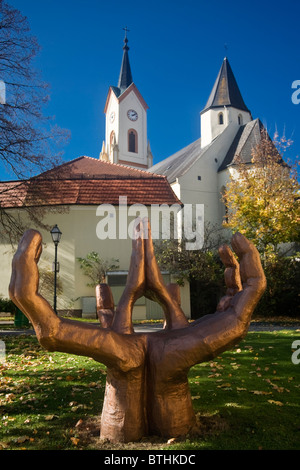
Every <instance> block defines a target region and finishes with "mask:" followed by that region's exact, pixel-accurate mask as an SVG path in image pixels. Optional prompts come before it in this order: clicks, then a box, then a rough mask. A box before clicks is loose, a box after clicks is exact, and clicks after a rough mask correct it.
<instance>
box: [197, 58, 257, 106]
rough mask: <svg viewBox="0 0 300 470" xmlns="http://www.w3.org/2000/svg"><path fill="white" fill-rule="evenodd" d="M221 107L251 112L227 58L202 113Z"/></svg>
mask: <svg viewBox="0 0 300 470" xmlns="http://www.w3.org/2000/svg"><path fill="white" fill-rule="evenodd" d="M221 106H232V107H233V108H236V109H240V110H241V111H247V112H249V109H248V108H247V106H246V105H245V103H244V100H243V97H242V95H241V92H240V90H239V87H238V84H237V81H236V79H235V76H234V74H233V72H232V69H231V67H230V64H229V61H228V59H227V57H225V58H224V60H223V63H222V66H221V68H220V71H219V74H218V76H217V79H216V81H215V84H214V86H213V89H212V91H211V94H210V96H209V98H208V101H207V103H206V106H205V108H204V109H203V111H202V113H203V112H204V111H207V110H208V109H211V108H219V107H221Z"/></svg>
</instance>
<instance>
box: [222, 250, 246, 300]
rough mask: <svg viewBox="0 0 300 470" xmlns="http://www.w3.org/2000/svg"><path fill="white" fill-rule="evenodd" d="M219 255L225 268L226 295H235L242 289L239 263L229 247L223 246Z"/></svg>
mask: <svg viewBox="0 0 300 470" xmlns="http://www.w3.org/2000/svg"><path fill="white" fill-rule="evenodd" d="M219 255H220V258H221V260H222V262H223V264H224V266H225V272H224V277H225V283H226V287H227V291H226V294H227V295H234V294H236V293H237V292H239V291H240V290H241V289H242V283H241V277H240V268H239V263H238V261H237V259H236V258H235V256H234V254H233V253H232V251H231V249H230V248H229V246H227V245H222V246H221V247H220V248H219Z"/></svg>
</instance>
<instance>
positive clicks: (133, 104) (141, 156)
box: [118, 91, 148, 165]
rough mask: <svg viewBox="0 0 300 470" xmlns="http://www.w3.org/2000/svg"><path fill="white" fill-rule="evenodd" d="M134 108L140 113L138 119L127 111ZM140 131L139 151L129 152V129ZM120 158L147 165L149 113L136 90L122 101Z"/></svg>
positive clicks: (120, 112) (120, 113)
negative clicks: (130, 115) (128, 114)
mask: <svg viewBox="0 0 300 470" xmlns="http://www.w3.org/2000/svg"><path fill="white" fill-rule="evenodd" d="M129 109H134V110H135V111H136V112H137V113H138V119H137V121H131V120H130V119H129V118H128V116H127V111H128V110H129ZM129 129H135V130H136V131H137V133H138V152H137V153H133V152H128V130H129ZM118 143H119V152H120V153H119V159H120V160H125V161H129V162H132V163H133V164H134V163H138V164H142V165H147V163H148V162H147V113H146V111H145V109H144V107H143V106H142V105H141V103H140V101H139V99H138V98H137V96H136V94H135V93H134V91H131V92H130V93H129V94H128V95H127V96H126V97H125V98H124V99H123V100H122V101H121V102H120V110H119V141H118Z"/></svg>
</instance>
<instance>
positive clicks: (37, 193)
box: [0, 157, 181, 208]
mask: <svg viewBox="0 0 300 470" xmlns="http://www.w3.org/2000/svg"><path fill="white" fill-rule="evenodd" d="M120 196H127V204H128V205H132V204H144V205H151V204H169V205H172V204H181V202H180V201H179V199H178V198H177V197H176V195H175V193H174V192H173V190H172V188H171V187H170V185H169V183H168V181H167V178H166V177H165V176H161V175H151V174H149V173H148V172H146V171H142V170H138V169H134V168H131V167H127V166H124V165H117V164H114V163H108V162H103V161H100V160H96V159H94V158H90V157H80V158H77V159H75V160H72V161H70V162H67V163H65V164H63V165H61V166H59V167H57V168H55V169H53V170H49V171H47V172H45V173H42V174H40V175H38V176H37V177H35V178H32V179H30V180H28V181H8V182H0V205H1V207H4V208H16V207H18V208H21V207H24V206H31V207H34V206H59V205H99V204H113V205H118V204H119V197H120Z"/></svg>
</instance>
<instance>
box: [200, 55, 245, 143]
mask: <svg viewBox="0 0 300 470" xmlns="http://www.w3.org/2000/svg"><path fill="white" fill-rule="evenodd" d="M251 120H252V117H251V113H250V111H249V109H248V108H247V106H246V105H245V103H244V100H243V98H242V95H241V92H240V90H239V87H238V84H237V82H236V79H235V77H234V75H233V72H232V69H231V67H230V64H229V61H228V59H227V57H225V59H224V60H223V63H222V66H221V69H220V71H219V74H218V76H217V79H216V81H215V84H214V86H213V89H212V91H211V94H210V96H209V98H208V101H207V103H206V106H205V108H204V109H203V111H201V147H202V148H203V147H206V146H207V145H209V144H210V143H211V142H212V141H213V140H214V139H215V138H216V137H217V136H218V135H219V134H221V133H222V132H223V131H224V130H225V129H226V128H227V127H228V126H235V127H236V128H238V127H239V126H242V125H243V124H246V123H247V122H250V121H251Z"/></svg>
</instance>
